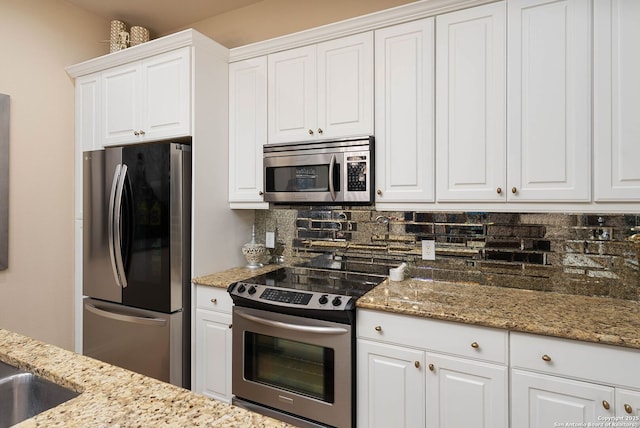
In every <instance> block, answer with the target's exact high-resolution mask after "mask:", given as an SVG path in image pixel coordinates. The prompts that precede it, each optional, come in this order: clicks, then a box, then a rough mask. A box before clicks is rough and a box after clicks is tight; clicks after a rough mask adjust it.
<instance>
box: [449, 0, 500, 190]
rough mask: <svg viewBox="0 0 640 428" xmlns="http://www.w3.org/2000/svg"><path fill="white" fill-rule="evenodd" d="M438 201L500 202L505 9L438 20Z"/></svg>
mask: <svg viewBox="0 0 640 428" xmlns="http://www.w3.org/2000/svg"><path fill="white" fill-rule="evenodd" d="M436 41H437V45H436V156H437V163H436V164H437V168H436V174H437V179H436V183H437V199H438V200H439V201H504V200H505V198H506V196H505V195H506V192H504V191H503V189H504V188H505V185H506V112H505V105H506V6H505V3H504V2H498V3H493V4H488V5H484V6H479V7H474V8H471V9H466V10H461V11H459V12H453V13H448V14H445V15H440V16H438V17H437V18H436Z"/></svg>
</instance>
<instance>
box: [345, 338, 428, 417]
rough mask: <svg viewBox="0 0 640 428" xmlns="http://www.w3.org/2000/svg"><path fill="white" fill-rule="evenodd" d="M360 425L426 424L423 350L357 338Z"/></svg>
mask: <svg viewBox="0 0 640 428" xmlns="http://www.w3.org/2000/svg"><path fill="white" fill-rule="evenodd" d="M357 366H358V375H357V376H358V404H357V405H358V415H357V420H358V426H359V427H368V428H372V427H379V428H387V427H397V428H403V427H420V428H422V427H424V423H425V401H424V394H425V392H424V391H425V378H424V372H423V366H424V352H422V351H418V350H414V349H409V348H403V347H399V346H394V345H388V344H383V343H376V342H370V341H367V340H361V339H360V340H358V364H357Z"/></svg>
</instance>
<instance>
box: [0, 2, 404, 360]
mask: <svg viewBox="0 0 640 428" xmlns="http://www.w3.org/2000/svg"><path fill="white" fill-rule="evenodd" d="M410 1H413V0H367V1H362V0H323V1H300V0H264V1H262V2H259V3H257V4H254V5H252V6H249V7H245V8H242V9H239V10H237V11H233V12H229V13H226V14H224V15H221V16H218V17H213V18H210V19H207V20H203V21H201V22H198V23H195V24H194V25H190V26H189V27H193V28H196V29H197V30H199V31H201V32H203V33H204V34H207V35H208V36H210V37H211V38H213V39H215V40H217V41H218V42H220V43H222V44H223V45H225V46H227V47H236V46H240V45H244V44H248V43H252V42H255V41H260V40H265V39H268V38H272V37H277V36H280V35H283V34H289V33H292V32H296V31H300V30H304V29H307V28H312V27H315V26H319V25H323V24H327V23H330V22H335V21H339V20H342V19H347V18H350V17H353V16H358V15H363V14H366V13H370V12H373V11H376V10H382V9H388V8H390V7H394V6H397V5H400V4H404V3H409V2H410ZM301 17H302V18H301ZM108 37H109V21H108V19H104V18H99V17H97V16H95V15H92V14H89V13H87V12H84V11H82V10H80V9H78V8H76V7H74V6H72V5H71V4H69V3H67V2H66V1H64V0H0V40H2V43H0V58H1V60H0V64H1V66H0V93H5V94H9V95H10V96H11V143H10V145H11V147H10V152H11V153H10V197H9V204H10V209H9V241H10V242H9V269H8V270H6V271H0V328H4V329H8V330H12V331H16V332H18V333H21V334H25V335H27V336H31V337H34V338H36V339H40V340H44V341H46V342H49V343H52V344H55V345H58V346H61V347H64V348H67V349H73V347H74V337H73V334H74V319H73V317H74V315H73V313H74V312H73V310H74V303H73V301H74V284H73V283H74V249H73V245H74V212H73V207H74V204H73V196H74V193H73V187H74V165H73V158H74V156H73V153H74V90H73V81H72V80H71V79H70V78H69V77H68V76H67V74H66V73H65V71H64V68H65V67H66V66H68V65H71V64H75V63H78V62H82V61H84V60H87V59H90V58H94V57H96V56H100V55H103V54H106V53H108V50H109V49H108V44H107V43H104V42H103V41H106V40H107V39H108Z"/></svg>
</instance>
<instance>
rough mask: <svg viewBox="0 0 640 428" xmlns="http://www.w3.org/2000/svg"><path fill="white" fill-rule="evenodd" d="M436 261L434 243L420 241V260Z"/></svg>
mask: <svg viewBox="0 0 640 428" xmlns="http://www.w3.org/2000/svg"><path fill="white" fill-rule="evenodd" d="M435 259H436V241H432V240H426V239H423V240H422V260H435Z"/></svg>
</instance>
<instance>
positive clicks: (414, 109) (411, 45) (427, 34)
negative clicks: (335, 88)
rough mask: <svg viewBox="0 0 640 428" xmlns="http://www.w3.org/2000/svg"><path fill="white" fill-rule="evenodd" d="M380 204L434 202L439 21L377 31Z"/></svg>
mask: <svg viewBox="0 0 640 428" xmlns="http://www.w3.org/2000/svg"><path fill="white" fill-rule="evenodd" d="M375 70H376V71H375V104H376V113H375V116H376V117H375V128H376V133H375V135H376V188H377V191H376V193H377V196H376V203H385V202H432V201H433V200H434V172H433V168H434V145H433V144H434V143H433V138H434V135H433V133H434V128H433V122H434V117H433V103H434V94H433V91H434V89H433V84H434V19H433V18H426V19H422V20H419V21H414V22H409V23H406V24H401V25H396V26H393V27H389V28H384V29H381V30H376V32H375Z"/></svg>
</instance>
